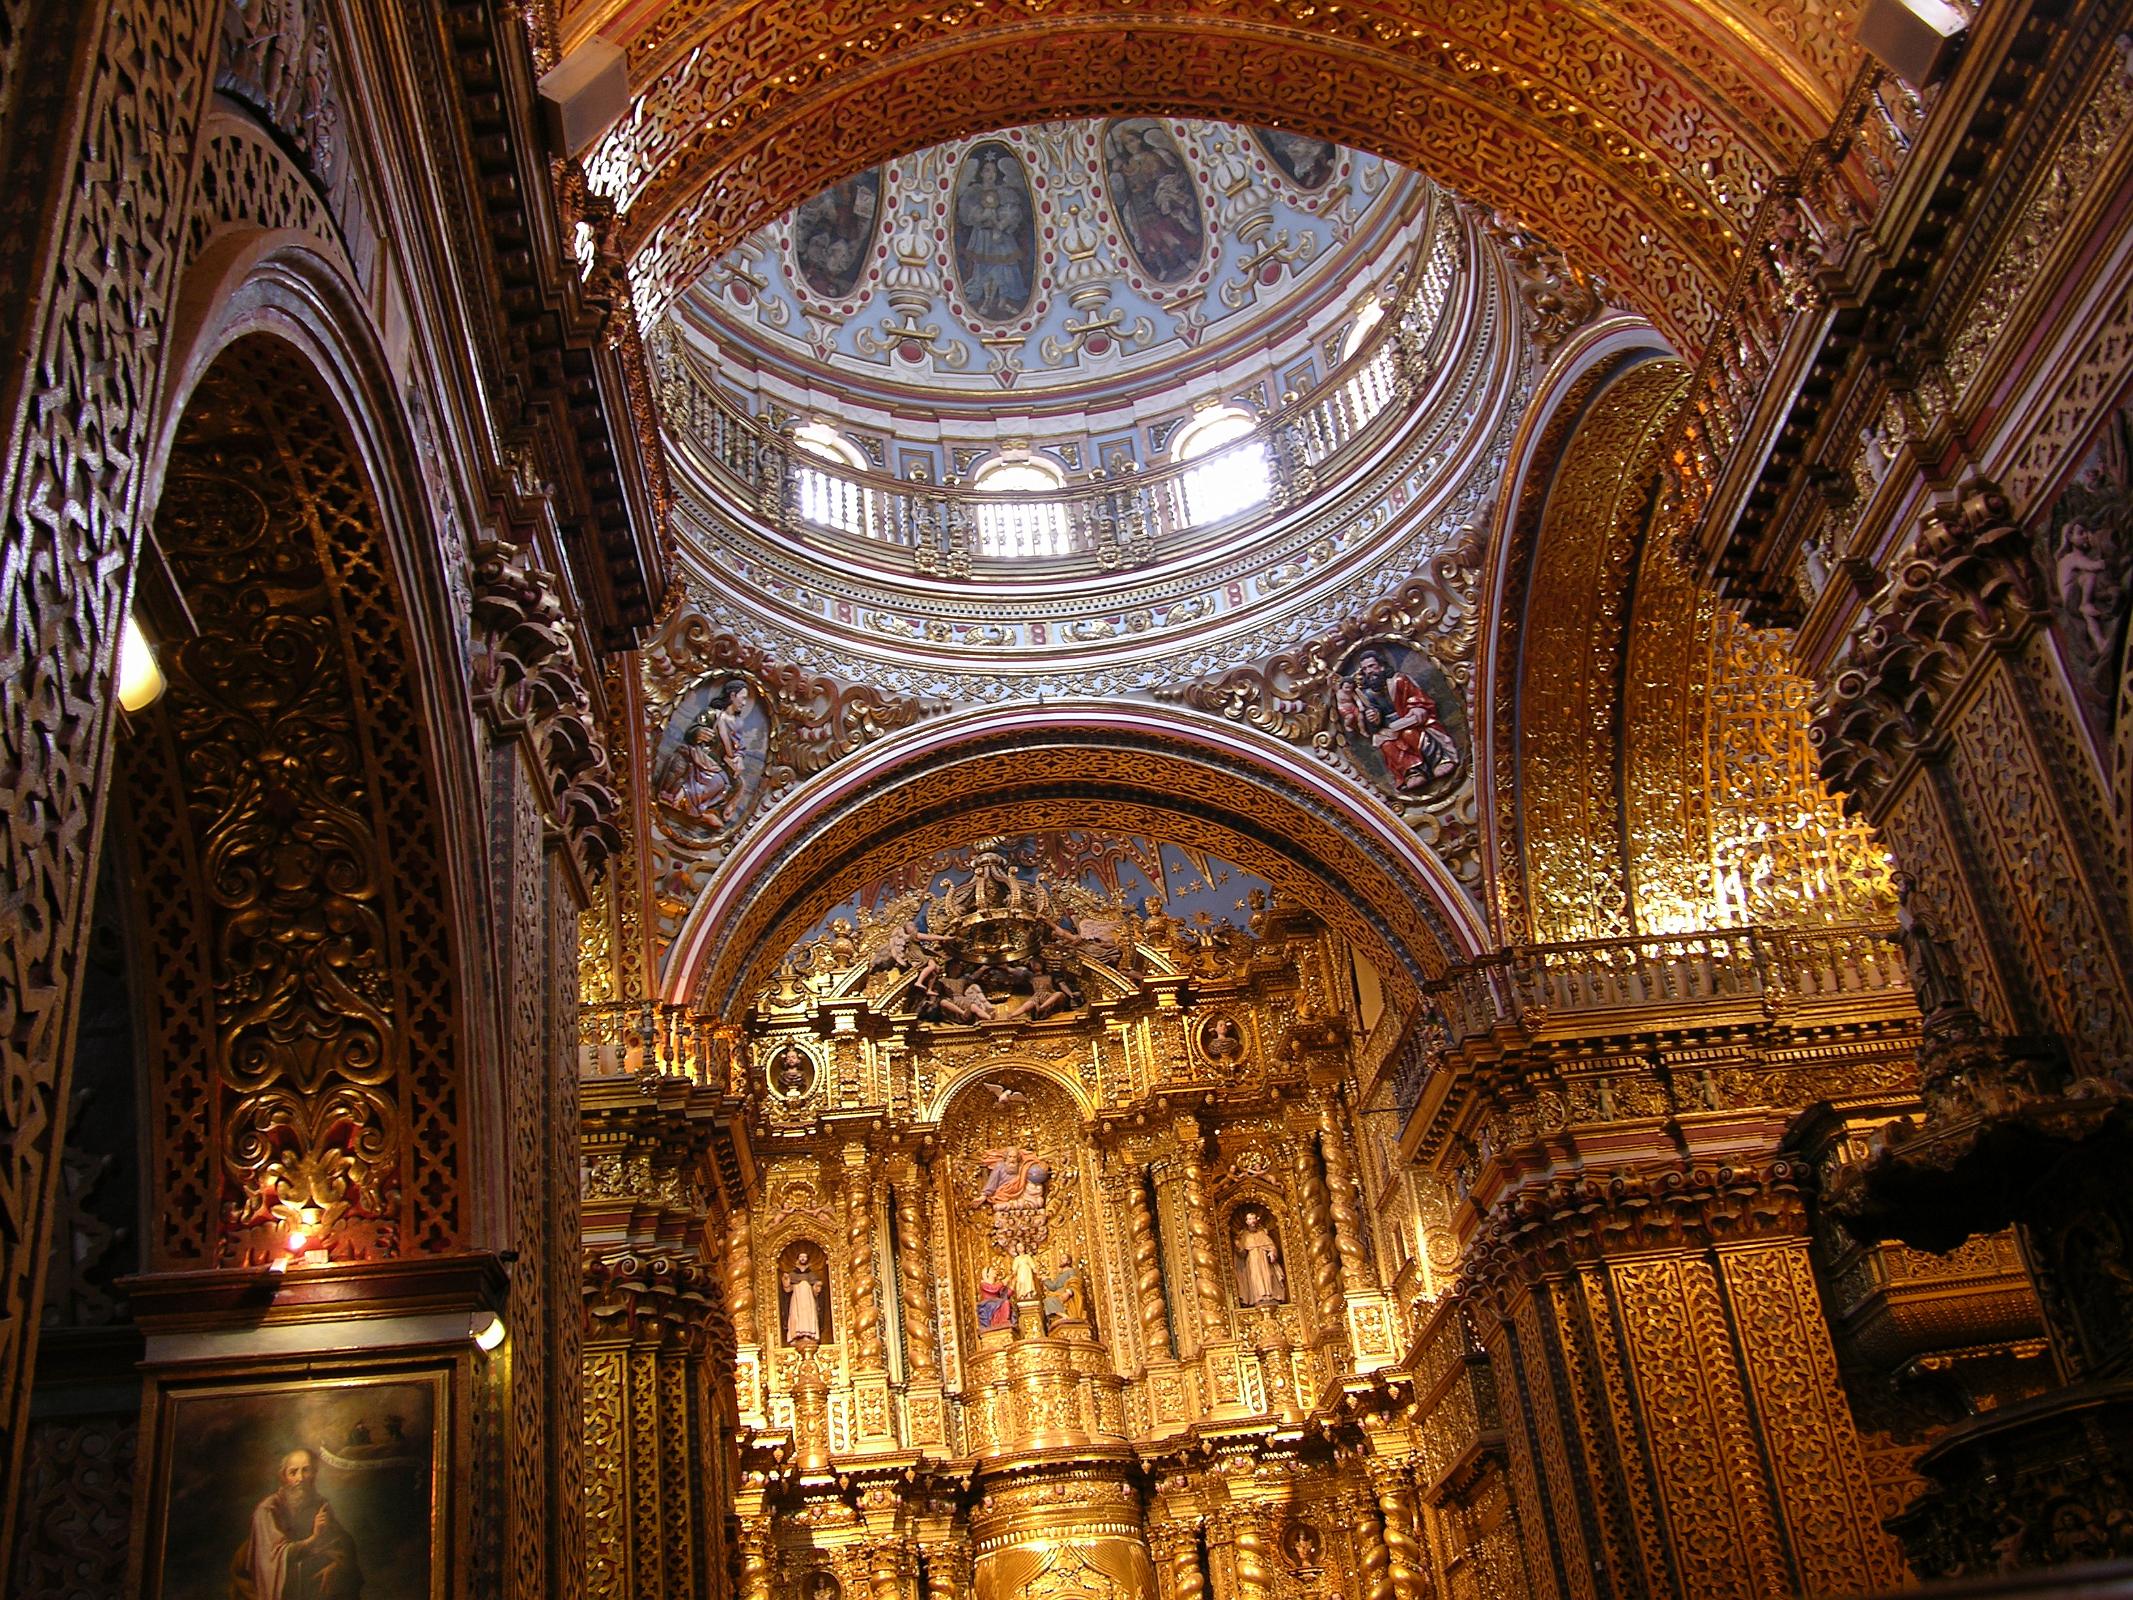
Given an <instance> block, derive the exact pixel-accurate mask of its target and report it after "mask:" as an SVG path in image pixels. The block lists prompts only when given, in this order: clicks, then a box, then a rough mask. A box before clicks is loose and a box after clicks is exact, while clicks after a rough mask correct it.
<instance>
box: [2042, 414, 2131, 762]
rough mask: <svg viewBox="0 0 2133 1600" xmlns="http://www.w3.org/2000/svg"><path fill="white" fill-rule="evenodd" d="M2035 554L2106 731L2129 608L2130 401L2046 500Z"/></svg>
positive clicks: (2056, 619) (2076, 673)
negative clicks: (2047, 509) (2068, 478)
mask: <svg viewBox="0 0 2133 1600" xmlns="http://www.w3.org/2000/svg"><path fill="white" fill-rule="evenodd" d="M2036 554H2037V563H2038V565H2039V566H2041V567H2042V568H2043V569H2044V572H2045V574H2046V577H2047V581H2048V582H2049V583H2050V585H2051V591H2052V632H2053V635H2054V637H2055V638H2056V639H2057V640H2058V643H2059V653H2060V655H2061V656H2062V657H2063V658H2064V659H2065V661H2066V664H2067V668H2068V675H2069V676H2070V677H2072V679H2073V680H2074V685H2075V688H2076V691H2077V693H2078V695H2079V698H2080V700H2081V703H2082V707H2083V710H2084V711H2085V712H2086V714H2087V716H2088V718H2089V720H2090V722H2091V723H2092V724H2093V725H2094V726H2095V728H2096V729H2097V730H2098V731H2099V732H2102V733H2108V732H2109V731H2110V729H2111V725H2112V721H2113V719H2114V713H2115V711H2116V709H2117V698H2118V681H2119V670H2120V661H2121V657H2122V655H2123V652H2124V649H2125V638H2126V615H2127V612H2128V611H2129V610H2133V400H2127V401H2126V402H2124V403H2122V404H2121V405H2120V406H2119V407H2118V408H2117V409H2116V410H2115V411H2113V412H2111V413H2110V415H2109V417H2108V419H2107V420H2106V421H2105V423H2104V425H2103V429H2102V432H2101V433H2100V434H2099V435H2098V436H2097V438H2096V439H2095V441H2094V442H2093V443H2092V444H2091V445H2090V446H2089V449H2088V452H2087V454H2085V455H2084V456H2083V457H2082V458H2081V463H2080V465H2078V466H2077V467H2075V469H2074V474H2073V477H2072V479H2071V481H2070V482H2069V483H2068V484H2067V486H2066V487H2065V488H2064V489H2062V490H2061V491H2060V492H2059V495H2058V497H2057V498H2056V499H2055V500H2054V501H2053V502H2052V506H2051V510H2050V512H2049V513H2048V514H2047V515H2046V517H2045V518H2044V519H2043V525H2042V526H2041V528H2040V529H2039V530H2038V536H2037V539H2036Z"/></svg>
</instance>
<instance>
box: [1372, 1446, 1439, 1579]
mask: <svg viewBox="0 0 2133 1600" xmlns="http://www.w3.org/2000/svg"><path fill="white" fill-rule="evenodd" d="M1370 1481H1371V1486H1372V1487H1373V1488H1374V1489H1375V1490H1376V1491H1377V1502H1378V1515H1379V1516H1380V1518H1382V1519H1383V1522H1384V1527H1385V1562H1386V1568H1387V1576H1388V1580H1389V1581H1390V1583H1391V1585H1392V1592H1393V1597H1394V1600H1421V1597H1422V1596H1423V1595H1424V1594H1425V1593H1426V1592H1427V1591H1428V1588H1429V1582H1428V1579H1427V1577H1426V1576H1425V1574H1426V1570H1427V1569H1426V1568H1425V1566H1424V1564H1423V1557H1422V1542H1421V1540H1420V1539H1419V1538H1417V1537H1416V1534H1415V1491H1414V1484H1413V1481H1412V1480H1411V1479H1410V1478H1409V1476H1408V1472H1407V1468H1406V1467H1405V1466H1404V1465H1401V1464H1397V1463H1393V1462H1386V1463H1383V1464H1381V1465H1379V1466H1376V1467H1373V1468H1372V1469H1371V1473H1370Z"/></svg>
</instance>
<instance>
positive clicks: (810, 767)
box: [634, 598, 940, 965]
mask: <svg viewBox="0 0 2133 1600" xmlns="http://www.w3.org/2000/svg"><path fill="white" fill-rule="evenodd" d="M643 671H644V691H645V692H644V694H643V696H642V699H641V702H640V704H641V707H642V725H641V737H640V738H639V740H638V741H637V744H638V746H639V748H641V749H642V750H643V751H644V752H645V754H644V756H643V758H642V762H641V770H640V773H639V774H636V775H634V776H636V778H637V781H639V782H641V783H643V784H644V786H645V788H646V790H647V793H646V795H645V804H644V807H643V815H644V816H645V819H646V825H645V827H644V831H643V833H642V835H641V847H642V849H643V852H644V861H643V863H642V865H641V867H640V869H639V870H640V871H641V872H642V873H644V874H645V875H646V876H648V877H649V879H650V885H651V895H650V902H651V903H650V908H649V917H648V919H647V926H646V933H647V934H648V936H649V941H648V942H649V949H648V950H647V951H646V957H647V958H648V959H649V960H650V961H651V962H652V963H653V964H655V965H656V963H657V962H658V961H659V960H660V958H661V957H662V956H663V955H664V953H665V951H666V947H667V946H668V944H670V943H671V942H672V940H673V938H674V936H675V933H676V932H677V931H678V929H679V928H680V925H681V920H682V918H683V917H685V916H686V915H687V914H688V911H689V908H690V906H692V905H694V904H695V902H696V898H697V896H698V895H699V894H700V893H701V892H702V890H703V887H704V885H705V884H706V883H708V882H709V881H710V879H711V876H712V874H713V873H714V872H716V871H717V869H718V865H719V863H720V862H721V861H723V860H724V859H725V858H726V856H727V855H728V854H730V853H731V851H732V850H733V848H734V846H735V845H736V844H738V843H739V842H740V840H742V839H743V838H745V837H746V836H747V834H748V832H749V829H750V827H751V825H752V824H754V823H755V822H756V821H757V819H758V818H760V817H761V816H763V815H765V814H766V813H768V812H769V811H770V810H771V809H772V808H773V807H774V806H775V805H776V803H777V802H778V800H779V799H781V798H782V797H783V796H784V795H786V794H787V793H789V792H790V791H791V790H792V789H793V788H794V787H795V786H796V785H797V784H799V783H800V782H802V781H803V780H805V779H807V778H809V777H812V776H813V775H814V774H816V773H818V772H823V771H826V770H827V769H828V768H829V767H831V766H832V765H834V764H835V763H836V762H837V761H839V760H841V759H842V758H843V757H845V756H848V755H850V754H852V752H854V751H855V750H858V749H859V748H860V747H861V746H863V745H865V744H868V743H870V742H871V741H873V740H875V739H878V738H880V737H881V736H882V735H883V734H884V733H888V732H891V731H893V730H894V729H897V728H901V727H905V726H908V725H909V724H910V723H912V722H915V721H917V720H918V719H919V718H920V717H922V716H925V715H926V714H927V713H929V712H931V711H935V710H938V709H940V708H939V707H938V706H937V705H936V704H934V703H932V702H928V701H924V700H918V699H914V698H911V697H908V696H900V695H890V694H884V693H881V692H880V691H878V690H875V689H871V688H868V687H866V686H864V685H852V684H845V683H840V682H838V681H837V680H836V679H834V678H828V677H821V676H816V675H814V674H811V673H808V672H805V671H802V670H801V669H800V668H798V667H795V666H790V665H784V664H780V663H778V662H775V661H772V660H771V659H770V658H769V657H768V656H766V655H765V654H764V653H763V652H762V651H761V650H759V649H757V648H756V647H755V646H753V645H749V644H746V643H743V642H742V641H741V640H739V639H736V638H734V637H733V636H732V635H731V634H728V633H725V632H723V631H721V630H720V629H719V628H718V627H716V626H715V625H714V624H713V623H712V622H711V621H710V619H709V618H707V617H706V616H705V615H704V614H703V613H702V612H701V611H699V610H697V609H696V607H695V606H694V605H692V604H690V603H689V601H688V600H687V599H686V598H682V599H680V600H679V601H678V602H677V603H676V604H674V605H673V606H671V607H670V609H669V610H668V612H667V615H666V618H665V621H664V623H663V625H662V627H661V629H660V632H659V636H658V637H657V638H656V639H654V640H653V641H652V643H651V644H649V645H648V646H646V648H645V651H644V654H643Z"/></svg>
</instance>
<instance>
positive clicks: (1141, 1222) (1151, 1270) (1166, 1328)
mask: <svg viewBox="0 0 2133 1600" xmlns="http://www.w3.org/2000/svg"><path fill="white" fill-rule="evenodd" d="M1125 1183H1126V1212H1127V1217H1128V1220H1129V1222H1130V1224H1131V1226H1132V1230H1133V1291H1134V1308H1135V1309H1136V1310H1137V1311H1138V1312H1139V1313H1140V1319H1141V1345H1142V1353H1143V1355H1144V1356H1145V1357H1146V1359H1148V1360H1150V1361H1161V1360H1164V1359H1167V1358H1168V1357H1169V1356H1170V1355H1171V1353H1172V1350H1171V1339H1170V1313H1169V1312H1168V1310H1167V1309H1166V1308H1165V1307H1164V1304H1163V1262H1162V1257H1161V1256H1160V1255H1159V1254H1158V1252H1157V1250H1156V1247H1155V1214H1154V1213H1153V1212H1152V1211H1151V1210H1150V1209H1149V1206H1148V1186H1147V1184H1145V1183H1144V1182H1142V1181H1141V1173H1140V1169H1139V1168H1138V1167H1129V1168H1127V1169H1126V1173H1125Z"/></svg>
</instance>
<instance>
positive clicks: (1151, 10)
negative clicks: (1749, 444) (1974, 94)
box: [555, 0, 1861, 357]
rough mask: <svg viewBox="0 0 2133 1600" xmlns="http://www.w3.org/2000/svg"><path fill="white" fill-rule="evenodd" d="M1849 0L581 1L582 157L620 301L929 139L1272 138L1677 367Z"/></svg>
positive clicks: (1833, 104)
mask: <svg viewBox="0 0 2133 1600" xmlns="http://www.w3.org/2000/svg"><path fill="white" fill-rule="evenodd" d="M1851 11H1852V7H1851V6H1850V4H1849V3H1847V0H1833V3H1832V0H1733V3H1729V4H1713V3H1691V0H1615V3H1612V4H1608V5H1604V6H1603V5H1594V4H1539V3H1535V0H1479V3H1473V4H1459V5H1442V4H1438V5H1428V6H1422V5H1415V4H1402V3H1395V4H1383V3H1368V0H1365V3H1350V0H1338V3H1336V0H1184V3H1178V0H1170V3H1162V4H1149V5H1140V6H1131V7H1121V6H1119V5H1117V4H1115V3H1113V0H946V3H941V0H861V3H855V4H847V5H840V6H818V7H795V6H791V5H786V4H782V3H779V4H766V3H760V0H678V3H671V4H656V3H647V0H578V3H575V4H567V5H565V7H564V9H563V12H562V15H561V18H560V21H559V24H558V37H557V38H556V40H555V43H556V44H557V45H559V46H560V47H562V48H564V49H568V48H570V47H571V46H573V45H575V44H578V43H580V42H582V41H584V40H586V39H588V38H591V37H593V36H594V35H599V36H602V37H605V38H607V39H609V40H610V41H612V42H614V43H616V44H618V45H621V46H623V47H624V48H625V49H626V50H627V51H628V53H629V58H630V75H631V84H632V93H633V104H632V107H631V110H630V112H629V114H628V115H626V116H625V117H624V118H623V120H622V121H621V122H620V123H619V124H618V125H617V126H616V128H615V129H614V130H613V131H612V132H611V133H610V134H609V135H608V136H607V137H606V138H605V139H604V140H603V141H602V142H601V144H600V145H599V146H598V147H597V148H596V149H595V150H594V151H593V152H592V153H591V154H589V155H588V157H587V159H586V169H587V175H588V178H589V180H590V182H591V185H592V187H593V189H594V191H595V192H596V193H597V194H599V195H601V196H603V197H604V198H606V199H607V200H608V201H610V202H611V203H612V204H613V205H614V207H615V208H616V214H617V215H616V222H615V227H616V229H617V233H616V237H615V240H614V242H615V244H616V245H617V246H619V248H620V250H621V252H622V254H623V255H624V256H626V257H627V258H629V259H630V260H631V261H632V262H633V276H634V284H635V290H636V293H637V296H638V300H639V305H640V309H641V310H643V311H646V312H652V311H656V310H659V309H663V308H664V307H665V305H667V304H668V303H669V302H671V300H672V299H673V298H674V297H675V296H677V295H678V294H680V293H681V292H682V291H683V290H685V289H686V288H687V287H688V286H689V285H690V284H691V283H692V282H694V281H695V279H696V278H697V277H698V276H700V275H701V274H702V272H703V271H704V270H705V269H706V268H707V267H708V266H709V265H710V264H711V263H712V262H713V261H714V260H716V259H717V258H718V256H719V255H721V254H722V253H723V252H724V251H725V250H727V249H729V248H730V247H731V246H732V245H734V244H735V243H736V242H738V241H739V240H741V239H742V238H744V237H745V236H746V235H747V234H748V233H749V232H751V231H752V230H754V229H755V228H758V227H760V226H762V225H763V224H764V223H766V222H768V221H770V220H771V219H772V218H774V217H776V216H778V215H780V214H781V213H783V212H785V211H787V210H789V209H790V208H791V207H793V206H794V205H796V204H798V203H799V202H801V201H802V200H805V199H806V198H807V197H808V196H810V195H812V194H814V193H816V192H818V191H819V190H820V189H821V188H822V186H823V184H824V183H825V182H826V181H829V180H832V179H835V178H838V177H842V176H845V175H848V174H851V173H855V172H858V171H860V170H862V169H864V168H866V167H869V166H872V165H874V164H876V163H878V162H881V161H884V160H888V159H891V158H894V157H896V156H899V155H903V154H905V153H908V152H910V151H914V150H918V149H921V148H923V147H925V146H927V145H930V144H934V143H938V142H940V141H942V140H946V139H952V138H957V137H962V136H965V135H969V134H974V133H979V132H983V131H986V130H989V129H993V128H998V127H1003V126H1008V125H1012V124H1016V123H1022V122H1029V121H1036V120H1042V119H1046V118H1056V117H1063V116H1102V115H1109V114H1117V113H1123V112H1145V113H1167V114H1173V115H1191V116H1200V117H1213V118H1221V119H1226V120H1231V121H1237V122H1243V123H1250V124H1257V125H1262V126H1274V127H1285V128H1291V129H1294V130H1297V131H1300V132H1305V133H1310V134H1313V135H1317V136H1320V137H1324V138H1328V139H1333V140H1336V141H1338V142H1340V143H1344V144H1349V145H1353V146H1355V147H1357V148H1359V149H1362V150H1366V151H1369V152H1371V153H1373V154H1376V155H1379V156H1383V157H1386V158H1388V159H1391V160H1394V161H1398V162H1401V163H1403V164H1405V165H1408V166H1411V167H1414V168H1417V169H1418V170H1421V171H1423V172H1426V173H1428V174H1429V175H1430V176H1432V177H1434V178H1436V179H1438V180H1439V181H1441V182H1444V183H1446V184H1448V185H1450V186H1451V187H1452V188H1454V189H1456V190H1458V191H1460V192H1461V193H1463V194H1465V195H1467V196H1468V197H1469V198H1471V199H1473V200H1476V201H1478V202H1480V203H1481V204H1483V205H1484V206H1488V207H1492V208H1495V209H1497V210H1500V211H1502V212H1504V213H1505V214H1506V215H1507V216H1509V217H1510V218H1512V219H1514V220H1516V221H1518V222H1519V223H1521V224H1522V225H1524V226H1526V227H1529V228H1531V229H1534V230H1535V231H1537V232H1539V233H1541V234H1543V235H1545V236H1548V237H1551V238H1553V239H1554V240H1555V241H1556V242H1557V243H1559V244H1560V245H1562V246H1564V247H1565V248H1567V249H1570V250H1572V251H1573V252H1575V253H1576V254H1577V255H1578V256H1579V257H1580V258H1581V259H1583V260H1584V261H1585V262H1586V263H1587V264H1588V265H1590V266H1591V267H1593V268H1594V269H1596V270H1598V271H1600V272H1602V273H1603V274H1605V275H1606V276H1608V277H1609V278H1610V279H1612V280H1613V282H1614V283H1615V284H1617V285H1618V286H1619V287H1620V289H1621V291H1622V292H1623V293H1624V294H1625V295H1626V296H1627V297H1629V298H1630V299H1631V300H1632V301H1633V303H1635V304H1636V305H1638V307H1639V308H1640V309H1642V310H1644V311H1645V312H1646V313H1647V314H1648V315H1650V316H1651V317H1652V319H1653V320H1654V322H1656V323H1657V324H1658V325H1659V326H1660V327H1661V328H1662V329H1664V330H1665V331H1666V332H1667V333H1668V334H1669V336H1670V337H1672V338H1673V340H1674V341H1675V343H1676V345H1677V347H1679V348H1680V349H1681V350H1682V351H1683V352H1684V353H1685V354H1688V355H1691V356H1692V357H1693V356H1694V355H1696V354H1697V353H1699V352H1700V350H1701V348H1702V345H1703V342H1704V340H1705V338H1706V337H1707V335H1708V334H1709V332H1710V329H1711V326H1712V323H1713V320H1714V317H1715V310H1714V307H1715V306H1716V304H1717V303H1718V302H1719V301H1720V300H1721V299H1722V297H1723V293H1724V290H1725V288H1726V286H1727V284H1728V282H1729V280H1730V279H1731V278H1732V276H1733V274H1734V270H1735V266H1736V263H1737V261H1738V259H1739V257H1740V254H1741V249H1742V239H1743V235H1744V232H1745V230H1746V228H1747V225H1748V222H1749V219H1750V217H1751V216H1752V214H1753V212H1754V209H1755V207H1756V205H1757V204H1758V202H1759V201H1760V199H1761V198H1762V196H1763V195H1764V194H1766V193H1767V192H1769V191H1770V190H1771V189H1772V188H1773V186H1777V185H1781V184H1782V183H1783V182H1784V180H1785V179H1786V177H1787V175H1788V174H1790V173H1791V172H1792V171H1794V170H1795V169H1796V168H1797V167H1798V166H1799V165H1800V164H1801V163H1802V162H1803V160H1805V159H1806V158H1807V157H1808V155H1809V153H1810V151H1811V149H1812V147H1813V146H1814V145H1815V143H1816V141H1817V140H1819V139H1821V138H1823V137H1824V136H1825V134H1827V132H1828V131H1829V129H1830V127H1831V125H1832V122H1833V120H1834V118H1835V115H1836V112H1837V110H1838V108H1839V106H1840V105H1841V103H1842V102H1843V100H1844V98H1845V96H1846V95H1847V93H1848V92H1850V90H1851V88H1852V86H1853V85H1854V82H1855V80H1856V79H1857V77H1858V73H1859V63H1860V60H1861V58H1860V56H1859V53H1858V51H1857V50H1856V47H1855V46H1853V45H1852V44H1851V43H1850V42H1849V34H1850V20H1851Z"/></svg>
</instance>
